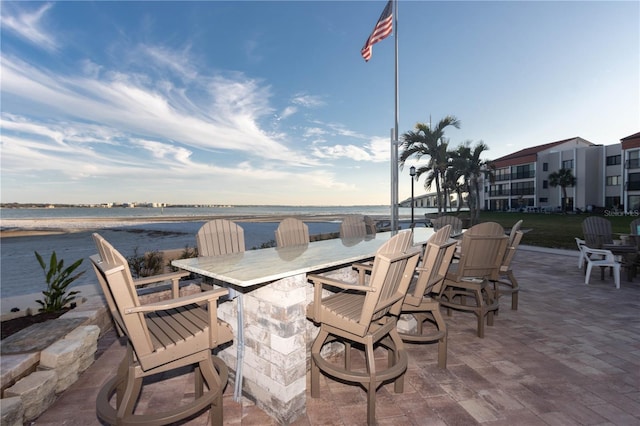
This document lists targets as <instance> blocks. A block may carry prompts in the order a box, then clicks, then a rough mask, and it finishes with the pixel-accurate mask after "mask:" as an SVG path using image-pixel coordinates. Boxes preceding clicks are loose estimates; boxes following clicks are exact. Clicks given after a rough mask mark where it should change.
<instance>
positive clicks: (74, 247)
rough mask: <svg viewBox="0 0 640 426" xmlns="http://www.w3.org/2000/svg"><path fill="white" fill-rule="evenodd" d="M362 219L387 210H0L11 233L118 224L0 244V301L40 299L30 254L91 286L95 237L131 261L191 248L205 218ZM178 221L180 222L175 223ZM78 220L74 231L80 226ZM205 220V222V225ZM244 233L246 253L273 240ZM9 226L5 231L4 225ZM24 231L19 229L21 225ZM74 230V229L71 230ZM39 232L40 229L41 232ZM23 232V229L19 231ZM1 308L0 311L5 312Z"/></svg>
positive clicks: (251, 227)
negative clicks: (67, 222)
mask: <svg viewBox="0 0 640 426" xmlns="http://www.w3.org/2000/svg"><path fill="white" fill-rule="evenodd" d="M431 212H432V211H431V210H429V209H415V211H414V215H415V217H416V219H418V218H423V217H424V213H431ZM347 214H364V215H370V216H372V217H377V218H384V217H386V218H388V217H389V207H388V206H354V207H342V206H339V207H331V206H329V207H295V206H246V207H201V208H165V209H160V208H111V209H102V208H55V209H0V227H2V229H11V228H15V227H16V222H17V221H18V222H22V221H23V220H26V221H25V222H37V223H38V226H37V228H42V227H43V226H42V224H41V223H39V222H38V220H41V219H47V220H48V221H50V222H51V223H49V222H47V225H46V226H50V227H56V221H55V219H60V221H62V220H64V219H70V218H73V219H82V220H86V221H87V222H90V221H91V219H95V218H100V219H102V220H104V219H114V222H121V223H122V225H121V226H113V222H111V221H109V222H106V224H105V225H104V227H103V228H101V229H92V230H81V226H80V229H78V230H76V232H71V233H65V234H59V235H43V236H25V237H11V238H2V239H0V298H1V299H4V298H7V297H13V296H21V295H30V294H40V293H41V292H42V291H43V290H44V289H45V288H46V281H45V278H44V272H43V271H42V269H41V268H40V265H39V264H38V262H37V260H36V257H35V254H34V252H35V251H37V252H38V253H39V254H40V255H42V256H43V258H44V259H45V261H46V260H48V259H49V256H50V255H51V253H52V252H53V251H55V252H56V256H57V257H58V259H64V261H65V264H66V265H70V264H72V263H73V262H75V261H76V260H78V259H81V258H82V259H85V260H84V261H83V263H82V265H81V267H80V268H79V270H85V271H86V272H85V274H84V275H83V276H82V277H81V278H80V279H79V280H77V281H76V282H74V284H73V286H80V285H87V284H93V283H95V282H96V278H95V274H94V272H93V270H92V269H91V268H90V264H89V260H88V258H89V256H91V255H93V254H94V253H95V247H94V244H93V239H92V238H91V234H92V233H93V232H99V233H100V234H101V235H102V236H103V237H104V238H106V239H107V240H108V241H109V242H111V244H113V245H114V246H115V247H116V248H117V249H118V250H119V251H120V252H121V253H122V254H123V255H124V256H131V255H132V254H133V252H134V249H136V248H137V249H138V253H144V252H146V251H152V250H168V249H178V248H185V247H192V248H193V247H195V245H196V243H195V235H196V233H197V232H198V229H200V227H201V226H202V225H203V223H204V221H200V220H193V219H190V218H194V217H198V218H199V217H202V216H207V217H210V218H211V219H213V218H216V217H222V216H234V217H243V216H244V217H246V219H247V220H249V219H250V218H251V217H256V216H272V215H273V216H287V215H296V216H297V215H338V216H339V215H347ZM399 214H400V218H403V219H407V218H410V214H411V211H410V209H408V208H401V209H400V212H399ZM163 216H166V217H176V218H177V219H178V221H175V222H149V223H144V221H142V222H139V223H133V222H127V219H131V218H137V220H140V219H141V218H150V220H153V219H157V218H159V217H163ZM180 218H184V221H181V220H180ZM27 219H28V220H27ZM82 220H80V221H79V225H82ZM207 220H208V219H207ZM234 220H235V221H236V222H238V224H240V225H241V226H242V227H243V229H244V232H245V245H246V247H247V250H250V249H252V248H257V247H260V245H262V244H263V243H268V242H269V241H272V240H274V232H275V229H276V228H277V226H278V222H245V221H243V220H242V218H239V219H234ZM7 223H8V224H10V225H11V226H5V224H7ZM307 224H308V226H309V233H310V234H319V233H327V232H338V231H339V228H340V223H339V221H326V222H311V221H309V222H307ZM22 225H24V224H22ZM76 225H78V223H77V224H76ZM46 226H45V227H46ZM25 227H26V226H25ZM5 308H6V307H5V306H2V311H3V312H4V311H5Z"/></svg>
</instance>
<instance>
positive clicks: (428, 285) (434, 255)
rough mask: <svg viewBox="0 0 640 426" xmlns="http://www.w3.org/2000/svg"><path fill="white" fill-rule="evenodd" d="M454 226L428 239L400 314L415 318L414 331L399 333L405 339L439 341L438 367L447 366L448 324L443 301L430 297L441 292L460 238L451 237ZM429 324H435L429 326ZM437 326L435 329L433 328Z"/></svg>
mask: <svg viewBox="0 0 640 426" xmlns="http://www.w3.org/2000/svg"><path fill="white" fill-rule="evenodd" d="M450 226H451V225H445V226H443V227H442V228H440V230H439V231H438V232H436V233H435V234H433V235H432V236H431V238H429V240H428V241H427V244H426V247H425V250H424V254H423V255H422V261H421V263H420V265H419V266H418V267H417V268H416V271H417V273H418V276H417V278H416V279H414V280H413V281H412V283H411V285H410V286H409V291H408V292H407V296H406V297H405V299H404V303H403V304H402V309H401V314H408V315H411V316H413V317H414V318H415V320H416V332H415V333H402V332H401V333H400V337H401V338H402V340H404V341H405V342H411V343H433V342H438V367H440V368H446V367H447V325H446V323H445V321H444V318H443V317H442V314H441V313H440V303H438V301H437V300H436V299H435V298H433V297H431V293H432V292H435V293H438V292H439V291H440V286H441V285H442V282H443V281H444V277H445V276H446V274H447V270H448V269H449V264H450V263H451V259H452V258H453V253H454V252H455V250H456V243H457V241H455V240H452V239H451V238H449V235H450V234H451V229H450ZM427 322H428V323H430V324H431V325H432V326H431V327H430V326H428V325H426V324H427ZM434 328H435V330H434Z"/></svg>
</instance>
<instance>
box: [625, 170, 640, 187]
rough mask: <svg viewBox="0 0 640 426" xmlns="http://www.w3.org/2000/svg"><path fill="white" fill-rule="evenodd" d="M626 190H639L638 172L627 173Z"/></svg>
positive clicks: (639, 176)
mask: <svg viewBox="0 0 640 426" xmlns="http://www.w3.org/2000/svg"><path fill="white" fill-rule="evenodd" d="M627 190H628V191H638V190H640V173H629V176H628V181H627Z"/></svg>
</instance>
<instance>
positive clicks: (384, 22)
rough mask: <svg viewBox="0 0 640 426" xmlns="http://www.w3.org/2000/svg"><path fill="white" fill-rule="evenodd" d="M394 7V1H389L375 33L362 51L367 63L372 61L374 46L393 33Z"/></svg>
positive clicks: (374, 30)
mask: <svg viewBox="0 0 640 426" xmlns="http://www.w3.org/2000/svg"><path fill="white" fill-rule="evenodd" d="M392 7H393V0H389V2H388V3H387V6H386V7H385V8H384V10H383V11H382V15H380V19H378V22H376V26H375V28H374V29H373V32H372V33H371V35H370V36H369V38H368V39H367V42H366V43H365V44H364V47H363V48H362V50H361V51H360V53H361V54H362V57H363V58H364V60H365V62H369V59H371V51H372V47H373V45H374V44H376V43H377V42H379V41H380V40H383V39H385V38H387V37H388V36H389V34H391V33H392V31H393V12H392V11H391V9H392Z"/></svg>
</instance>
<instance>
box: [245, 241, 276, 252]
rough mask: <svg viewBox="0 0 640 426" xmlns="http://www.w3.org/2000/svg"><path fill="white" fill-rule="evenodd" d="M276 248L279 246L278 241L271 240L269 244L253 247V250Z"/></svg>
mask: <svg viewBox="0 0 640 426" xmlns="http://www.w3.org/2000/svg"><path fill="white" fill-rule="evenodd" d="M276 246H277V244H276V240H269V241H267V242H264V243H262V244H260V245H259V246H254V247H251V250H260V249H265V248H271V247H276Z"/></svg>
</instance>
